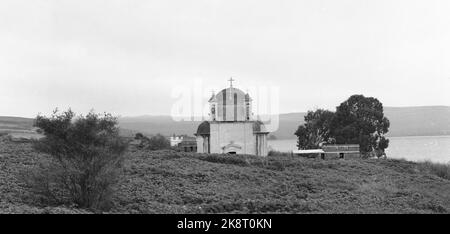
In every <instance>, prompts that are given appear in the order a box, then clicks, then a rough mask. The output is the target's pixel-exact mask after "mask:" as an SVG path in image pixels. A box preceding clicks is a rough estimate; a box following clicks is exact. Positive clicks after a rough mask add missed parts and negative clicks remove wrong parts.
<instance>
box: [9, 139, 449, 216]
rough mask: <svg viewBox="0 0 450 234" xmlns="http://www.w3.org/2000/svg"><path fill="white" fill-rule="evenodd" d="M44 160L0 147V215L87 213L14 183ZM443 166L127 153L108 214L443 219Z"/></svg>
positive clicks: (13, 145) (20, 146)
mask: <svg viewBox="0 0 450 234" xmlns="http://www.w3.org/2000/svg"><path fill="white" fill-rule="evenodd" d="M42 157H44V155H40V154H38V153H36V152H34V151H33V149H32V147H31V144H30V143H20V142H19V143H18V142H9V141H3V142H0V213H89V211H85V210H79V209H76V208H75V207H63V206H59V207H45V206H42V205H41V204H40V201H39V200H37V199H36V198H35V197H34V196H33V195H32V194H31V193H30V192H29V189H28V188H27V187H26V186H25V185H24V184H23V183H22V182H21V180H20V175H21V173H24V172H26V171H27V170H28V169H29V168H31V167H33V166H34V165H36V164H37V163H38V162H39V160H40V159H41V158H42ZM449 175H450V171H449V166H446V165H435V164H431V163H414V162H408V161H402V160H332V161H321V160H317V159H304V158H291V157H269V158H268V159H267V160H262V159H261V158H257V157H254V156H222V155H205V154H187V153H177V152H173V151H156V152H150V151H142V150H133V149H130V150H129V151H128V153H127V155H126V162H125V170H124V175H123V178H122V181H121V183H120V184H119V186H118V187H117V193H116V195H115V198H114V208H113V210H111V211H110V212H111V213H449V212H450V176H449Z"/></svg>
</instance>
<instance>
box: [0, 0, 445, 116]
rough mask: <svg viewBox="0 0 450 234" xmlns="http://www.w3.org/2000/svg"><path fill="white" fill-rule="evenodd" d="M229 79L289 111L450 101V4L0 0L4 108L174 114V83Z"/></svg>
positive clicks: (211, 83)
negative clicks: (270, 95)
mask: <svg viewBox="0 0 450 234" xmlns="http://www.w3.org/2000/svg"><path fill="white" fill-rule="evenodd" d="M230 76H233V78H234V79H235V80H236V81H235V86H236V87H241V88H243V89H245V87H255V86H269V87H270V86H278V87H279V89H280V111H281V112H283V113H285V112H295V111H306V110H308V109H313V108H316V107H321V108H328V109H333V108H334V107H335V106H337V105H338V104H339V103H340V102H342V101H344V100H345V99H346V98H347V97H349V96H350V95H352V94H364V95H367V96H374V97H377V98H378V99H379V100H380V101H381V102H383V103H384V105H385V106H421V105H448V106H450V1H448V0H442V1H432V0H423V1H413V0H404V1H400V0H397V1H396V0H387V1H381V0H377V1H373V0H369V1H364V0H322V1H320V0H309V1H300V0H292V1H280V0H273V1H262V0H253V1H246V0H238V1H231V0H226V1H214V0H207V1H206V0H204V1H188V0H180V1H168V0H164V1H149V0H142V1H131V0H127V1H113V0H104V1H96V0H85V1H80V0H76V1H63V0H55V1H50V0H45V1H37V0H27V1H21V0H11V1H10V0H2V1H0V97H1V99H0V115H12V116H25V117H33V116H35V115H36V114H37V113H39V112H41V113H44V114H48V113H49V112H51V110H53V109H54V108H55V107H59V108H61V109H65V108H67V107H72V109H74V110H75V111H76V112H82V113H84V112H87V111H88V110H90V109H92V108H94V109H95V110H96V111H98V112H103V111H107V112H112V113H114V114H118V115H122V116H133V115H159V114H170V111H171V107H172V105H173V103H174V102H175V101H176V100H175V99H174V98H172V97H171V93H172V89H173V87H174V86H179V85H184V86H186V87H190V85H192V83H193V81H194V80H196V79H198V80H200V81H201V82H203V85H204V86H205V87H218V88H225V87H227V86H228V85H229V84H228V82H227V80H228V79H229V78H230Z"/></svg>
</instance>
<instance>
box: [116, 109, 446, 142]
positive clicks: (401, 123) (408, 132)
mask: <svg viewBox="0 0 450 234" xmlns="http://www.w3.org/2000/svg"><path fill="white" fill-rule="evenodd" d="M385 115H386V116H387V117H388V118H389V120H390V121H391V127H390V132H389V136H435V135H436V136H438V135H450V107H447V106H425V107H386V108H385ZM304 116H305V113H289V114H281V115H280V125H279V129H278V131H276V132H274V133H272V135H275V136H276V137H277V138H278V139H291V138H294V132H295V130H296V129H297V127H298V126H299V125H300V124H302V123H303V117H304ZM199 123H200V122H199V121H196V122H194V121H192V122H190V121H189V122H187V121H185V122H175V121H173V120H172V118H171V117H170V116H141V117H126V118H121V119H120V126H121V127H122V128H124V129H129V130H132V131H134V132H143V133H146V134H156V133H162V134H164V135H172V134H174V133H175V134H188V135H192V134H194V133H195V131H196V128H197V126H198V125H199Z"/></svg>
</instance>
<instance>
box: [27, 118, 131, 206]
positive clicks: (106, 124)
mask: <svg viewBox="0 0 450 234" xmlns="http://www.w3.org/2000/svg"><path fill="white" fill-rule="evenodd" d="M35 126H36V127H38V128H40V129H41V130H42V132H43V133H44V135H45V137H44V138H42V139H40V140H38V141H36V142H35V143H34V148H35V149H36V150H37V151H39V152H42V153H45V154H46V155H47V156H48V157H47V159H46V160H44V161H42V162H41V164H40V166H39V167H36V168H35V169H34V170H33V171H32V172H31V173H29V176H27V178H28V179H27V180H26V182H27V184H29V185H30V186H31V188H32V191H33V192H34V193H35V194H36V195H38V197H40V198H42V199H43V200H45V201H47V202H53V203H70V204H75V205H77V206H78V207H80V208H89V209H94V210H104V209H108V208H110V207H111V202H110V198H111V196H112V194H113V191H114V185H115V184H116V183H117V182H118V177H119V174H120V172H121V169H122V165H123V158H124V157H123V153H124V151H125V149H126V143H125V142H124V141H123V140H122V139H121V138H120V137H119V129H118V127H117V118H115V117H113V116H111V115H110V114H104V115H102V116H100V115H98V114H95V113H93V112H90V113H89V114H88V115H87V116H85V117H84V116H79V117H77V118H75V114H74V113H73V112H72V111H71V110H69V111H66V112H64V113H61V114H59V113H58V112H57V111H55V112H54V113H53V115H52V116H51V117H45V116H40V115H39V116H37V118H36V121H35Z"/></svg>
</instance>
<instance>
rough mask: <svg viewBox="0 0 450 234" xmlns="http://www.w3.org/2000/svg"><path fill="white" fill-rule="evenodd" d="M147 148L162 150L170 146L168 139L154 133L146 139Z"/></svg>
mask: <svg viewBox="0 0 450 234" xmlns="http://www.w3.org/2000/svg"><path fill="white" fill-rule="evenodd" d="M147 148H148V149H150V150H162V149H169V148H170V141H169V140H168V139H167V138H166V137H165V136H163V135H161V134H156V135H155V136H152V137H150V139H149V140H148V147H147Z"/></svg>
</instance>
